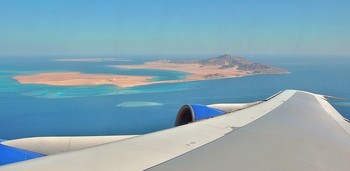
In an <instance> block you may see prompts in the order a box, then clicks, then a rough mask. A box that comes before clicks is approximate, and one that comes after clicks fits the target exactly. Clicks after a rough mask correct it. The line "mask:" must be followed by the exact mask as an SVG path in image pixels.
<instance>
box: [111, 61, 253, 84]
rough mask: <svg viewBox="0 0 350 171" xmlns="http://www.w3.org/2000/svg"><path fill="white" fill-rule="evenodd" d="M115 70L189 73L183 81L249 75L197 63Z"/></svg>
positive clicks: (151, 64)
mask: <svg viewBox="0 0 350 171" xmlns="http://www.w3.org/2000/svg"><path fill="white" fill-rule="evenodd" d="M113 67H116V68H128V69H159V70H172V71H182V72H187V73H190V74H191V75H190V76H188V77H187V78H185V80H183V81H195V80H207V79H218V78H233V77H241V76H245V75H250V74H251V72H249V71H241V70H237V68H226V69H220V66H217V65H200V64H197V63H188V64H179V63H171V62H169V61H154V62H146V63H144V64H143V65H115V66H113Z"/></svg>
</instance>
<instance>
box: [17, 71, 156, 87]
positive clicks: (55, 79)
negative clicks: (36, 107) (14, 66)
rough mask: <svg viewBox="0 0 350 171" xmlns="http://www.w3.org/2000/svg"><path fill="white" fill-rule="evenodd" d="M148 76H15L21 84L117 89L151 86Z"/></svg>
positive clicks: (69, 74)
mask: <svg viewBox="0 0 350 171" xmlns="http://www.w3.org/2000/svg"><path fill="white" fill-rule="evenodd" d="M151 78H152V77H149V76H127V75H104V74H82V73H79V72H53V73H41V74H35V75H26V76H16V77H14V79H16V80H17V81H18V82H19V83H21V84H46V85H55V86H82V85H106V84H112V85H116V86H119V87H133V86H139V85H147V84H151V82H148V80H149V79H151Z"/></svg>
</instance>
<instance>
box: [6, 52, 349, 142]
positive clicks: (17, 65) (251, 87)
mask: <svg viewBox="0 0 350 171" xmlns="http://www.w3.org/2000/svg"><path fill="white" fill-rule="evenodd" d="M246 58H247V59H248V60H251V61H254V62H261V63H265V64H268V65H271V66H275V67H279V68H283V69H286V70H288V71H289V72H290V73H289V74H269V75H254V76H246V77H240V78H227V79H217V80H205V81H194V82H182V83H170V84H169V83H168V84H153V85H146V86H137V87H132V88H120V87H117V86H113V85H102V86H49V85H38V84H19V83H18V82H17V81H16V80H14V79H13V77H14V76H17V75H31V74H36V73H43V72H65V71H74V72H82V73H98V74H123V75H147V76H154V80H174V79H175V80H176V79H182V78H184V77H186V76H188V73H184V72H177V71H165V70H149V69H118V68H113V67H111V65H130V64H142V63H143V62H145V61H152V60H155V59H159V58H158V57H154V58H153V57H144V56H140V57H137V56H135V57H127V58H124V59H128V60H121V61H108V62H58V61H55V60H54V59H56V58H54V57H45V56H40V57H0V139H5V140H10V139H16V138H24V137H34V136H86V135H130V134H133V135H134V134H145V133H150V132H154V131H159V130H163V129H167V128H171V127H173V126H174V122H175V118H176V114H177V112H178V110H179V109H180V108H181V106H182V105H184V104H214V103H241V102H253V101H258V100H262V99H265V98H267V97H269V96H271V95H273V94H275V93H277V92H279V91H281V90H285V89H296V90H305V91H310V92H314V93H319V94H324V95H330V96H336V97H341V98H345V99H348V100H334V99H331V100H329V102H330V103H331V104H332V105H333V106H334V107H335V108H336V109H337V110H338V112H339V113H341V114H342V115H343V116H344V117H346V118H348V119H350V100H349V99H350V57H349V56H297V55H294V56H283V55H280V56H278V55H274V56H266V55H265V56H259V55H252V56H246Z"/></svg>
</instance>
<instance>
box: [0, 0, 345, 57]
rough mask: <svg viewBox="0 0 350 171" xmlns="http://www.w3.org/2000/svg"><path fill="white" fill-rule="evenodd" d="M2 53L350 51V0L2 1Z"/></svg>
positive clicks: (26, 54)
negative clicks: (349, 20)
mask: <svg viewBox="0 0 350 171" xmlns="http://www.w3.org/2000/svg"><path fill="white" fill-rule="evenodd" d="M1 2H2V5H1V6H0V56H45V55H47V56H109V55H121V54H122V55H126V56H127V55H131V56H132V55H133V56H137V55H146V56H147V55H149V56H167V55H175V56H176V55H177V56H186V55H187V56H198V55H201V54H203V55H205V54H206V55H208V56H209V55H210V54H213V55H215V54H225V53H228V54H233V55H241V56H246V55H247V54H248V55H259V54H263V55H311V56H318V55H323V56H327V55H336V56H348V55H350V49H349V48H348V45H349V44H350V32H349V30H350V22H348V19H349V18H350V12H349V11H350V9H349V8H350V1H346V0H337V1H334V0H321V1H302V0H293V1H292V0H290V1H288V0H286V1H272V0H268V1H258V0H248V1H247V0H245V1H244V0H232V1H231V0H219V1H207V0H201V1H199V0H186V1H183V0H182V1H171V2H170V1H161V0H152V1H121V0H119V1H118V0H116V1H112V0H105V1H95V0H90V1H82V0H77V1H67V0H56V1H44V0H37V1H25V0H22V1H21V0H17V1H1Z"/></svg>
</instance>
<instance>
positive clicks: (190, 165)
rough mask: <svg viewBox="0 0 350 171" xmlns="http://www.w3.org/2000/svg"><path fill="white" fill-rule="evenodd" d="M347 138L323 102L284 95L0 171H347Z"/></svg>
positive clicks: (296, 93)
mask: <svg viewBox="0 0 350 171" xmlns="http://www.w3.org/2000/svg"><path fill="white" fill-rule="evenodd" d="M349 133H350V126H349V124H348V122H346V121H345V120H344V118H343V117H342V116H341V115H340V114H339V113H338V112H337V111H336V110H335V109H334V108H333V107H332V106H331V105H330V104H329V103H328V102H327V101H326V100H325V99H324V97H323V96H321V95H317V94H312V93H308V92H303V91H295V90H286V91H283V92H281V93H280V94H278V95H276V96H274V97H272V98H270V99H268V100H266V101H263V102H261V103H259V104H257V105H254V106H251V107H248V108H245V109H242V110H239V111H235V112H232V113H229V114H226V115H221V116H219V117H215V118H212V119H206V120H203V121H199V122H195V123H192V124H187V125H183V126H179V127H176V128H172V129H168V130H164V131H159V132H155V133H151V134H146V135H142V136H138V137H134V138H129V139H126V140H122V141H118V142H113V143H108V144H104V145H99V146H96V147H91V148H87V149H82V150H78V151H73V152H68V153H61V154H57V155H52V156H48V157H43V158H38V159H33V160H29V161H26V162H21V163H16V164H10V165H6V166H3V167H0V170H3V171H7V170H11V171H17V170H27V171H31V170H33V171H34V170H35V171H41V170H48V169H49V170H146V169H149V170H348V168H347V166H348V163H349V157H350V149H349V145H350V134H349Z"/></svg>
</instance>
